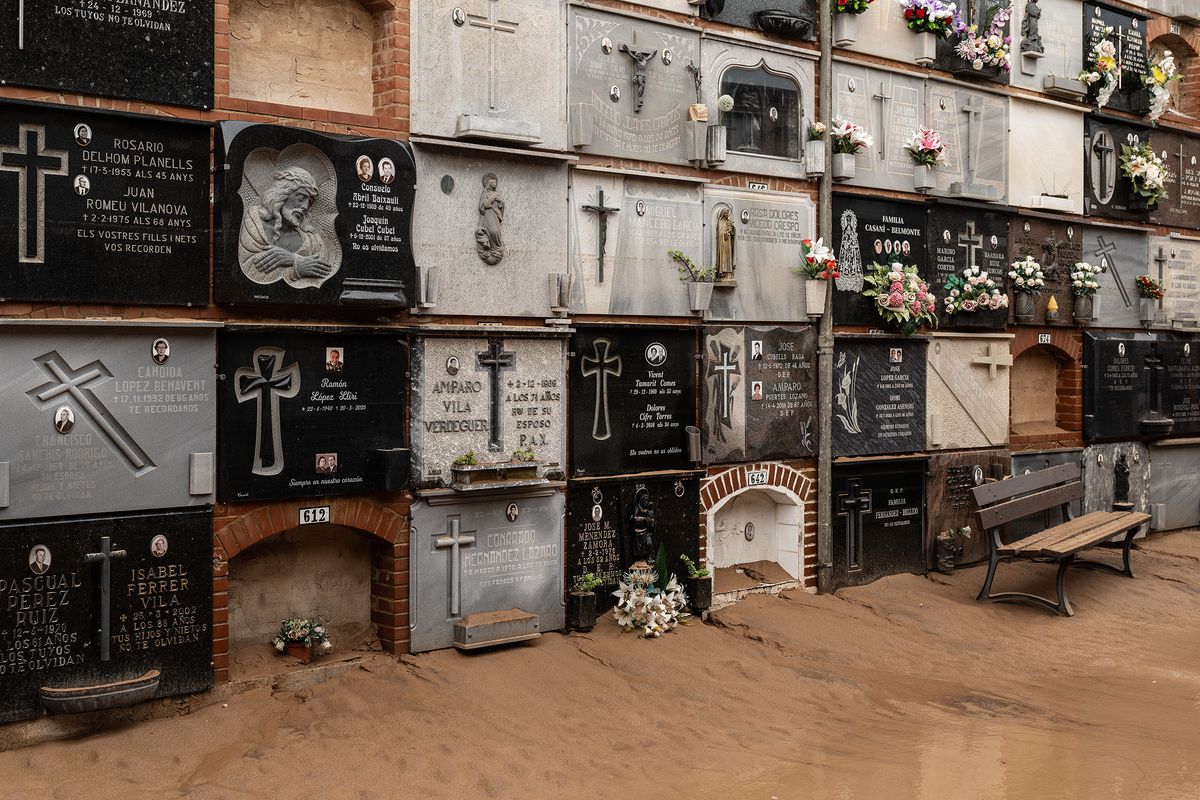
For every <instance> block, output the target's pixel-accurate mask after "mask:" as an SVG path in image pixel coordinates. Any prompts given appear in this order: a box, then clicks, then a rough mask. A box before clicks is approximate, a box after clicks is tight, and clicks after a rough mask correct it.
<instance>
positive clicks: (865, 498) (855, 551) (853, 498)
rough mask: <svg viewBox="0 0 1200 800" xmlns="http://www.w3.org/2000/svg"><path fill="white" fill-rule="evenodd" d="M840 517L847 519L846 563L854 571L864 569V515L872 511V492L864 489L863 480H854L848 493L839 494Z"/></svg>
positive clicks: (848, 487) (847, 488)
mask: <svg viewBox="0 0 1200 800" xmlns="http://www.w3.org/2000/svg"><path fill="white" fill-rule="evenodd" d="M837 502H838V506H837V508H838V516H839V517H845V518H846V563H847V566H848V567H849V568H850V569H852V570H855V569H861V568H862V544H863V525H862V518H863V514H866V513H867V512H869V511H870V510H871V490H870V489H864V488H863V486H862V480H861V479H859V478H854V479H852V480H851V481H850V484H849V485H848V486H847V487H846V491H844V492H838V495H837Z"/></svg>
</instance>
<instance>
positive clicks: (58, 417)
mask: <svg viewBox="0 0 1200 800" xmlns="http://www.w3.org/2000/svg"><path fill="white" fill-rule="evenodd" d="M74 427H75V412H74V411H72V410H71V407H70V406H59V407H58V410H57V411H55V412H54V430H56V431H58V432H59V433H67V432H68V431H70V430H71V428H74Z"/></svg>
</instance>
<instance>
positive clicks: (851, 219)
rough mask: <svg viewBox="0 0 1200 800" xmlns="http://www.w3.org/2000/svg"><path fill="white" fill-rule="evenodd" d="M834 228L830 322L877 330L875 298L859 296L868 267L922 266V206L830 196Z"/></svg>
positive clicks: (880, 323) (923, 251) (846, 196)
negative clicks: (834, 273)
mask: <svg viewBox="0 0 1200 800" xmlns="http://www.w3.org/2000/svg"><path fill="white" fill-rule="evenodd" d="M833 224H834V248H835V253H834V255H835V257H836V258H837V261H838V269H839V271H840V272H841V277H840V278H838V279H837V281H835V283H834V287H835V291H834V293H833V320H834V322H836V323H838V324H840V325H871V326H874V327H879V328H882V327H883V326H884V322H883V318H882V317H880V316H879V312H878V311H877V310H876V308H875V302H874V300H873V299H872V298H869V297H863V296H862V290H863V288H864V286H863V280H862V279H863V275H864V274H869V273H870V272H871V264H873V263H880V264H885V263H891V262H892V261H896V260H899V261H901V262H903V263H905V264H915V265H917V266H923V265H924V264H925V224H926V212H925V207H924V206H919V205H915V204H912V203H896V202H892V201H890V200H865V199H862V198H858V197H850V196H848V195H835V196H834V198H833ZM897 253H898V255H897ZM924 277H928V276H924Z"/></svg>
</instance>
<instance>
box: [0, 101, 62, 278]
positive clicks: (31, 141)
mask: <svg viewBox="0 0 1200 800" xmlns="http://www.w3.org/2000/svg"><path fill="white" fill-rule="evenodd" d="M0 172H15V173H17V260H19V261H20V262H21V263H22V264H44V263H45V262H46V176H47V175H66V174H67V151H66V150H47V149H46V126H45V125H25V124H21V125H18V126H17V144H16V145H4V146H0ZM30 215H32V216H33V219H32V220H31V219H30Z"/></svg>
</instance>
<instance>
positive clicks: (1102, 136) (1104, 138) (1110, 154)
mask: <svg viewBox="0 0 1200 800" xmlns="http://www.w3.org/2000/svg"><path fill="white" fill-rule="evenodd" d="M1092 152H1093V153H1094V154H1095V155H1096V158H1097V161H1099V166H1100V191H1101V197H1108V194H1109V188H1108V179H1109V178H1110V177H1112V178H1114V179H1115V177H1116V174H1117V173H1116V170H1115V169H1112V167H1113V166H1115V165H1114V163H1113V162H1114V161H1115V160H1116V156H1115V155H1114V153H1115V152H1116V147H1114V146H1113V143H1112V139H1111V138H1110V137H1109V134H1108V130H1107V129H1105V128H1101V129H1100V132H1099V133H1097V134H1096V140H1095V141H1094V142H1092ZM1110 173H1111V174H1110Z"/></svg>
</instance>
